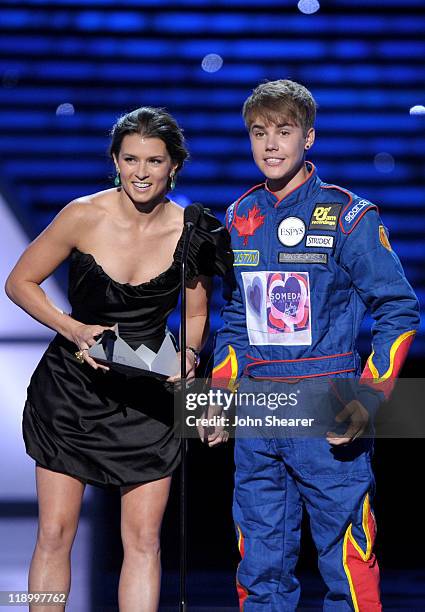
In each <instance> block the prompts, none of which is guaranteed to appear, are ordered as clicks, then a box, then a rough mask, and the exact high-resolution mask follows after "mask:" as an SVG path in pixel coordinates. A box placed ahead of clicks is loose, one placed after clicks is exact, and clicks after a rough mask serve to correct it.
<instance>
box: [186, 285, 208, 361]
mask: <svg viewBox="0 0 425 612" xmlns="http://www.w3.org/2000/svg"><path fill="white" fill-rule="evenodd" d="M211 288H212V279H211V277H209V276H198V277H197V278H195V279H194V280H193V281H191V282H188V284H187V294H186V326H187V332H186V345H187V346H191V347H192V348H194V349H195V350H197V351H200V350H201V349H202V347H203V346H204V344H205V342H206V340H207V338H208V334H209V300H210V296H211Z"/></svg>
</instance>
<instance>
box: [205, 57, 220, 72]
mask: <svg viewBox="0 0 425 612" xmlns="http://www.w3.org/2000/svg"><path fill="white" fill-rule="evenodd" d="M222 66H223V58H222V57H221V55H217V53H208V55H206V56H205V57H204V59H203V60H202V69H203V70H205V72H217V71H218V70H220V68H221V67H222Z"/></svg>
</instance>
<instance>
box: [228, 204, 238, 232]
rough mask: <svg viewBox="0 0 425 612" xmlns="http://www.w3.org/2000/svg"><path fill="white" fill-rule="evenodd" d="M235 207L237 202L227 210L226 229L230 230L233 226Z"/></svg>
mask: <svg viewBox="0 0 425 612" xmlns="http://www.w3.org/2000/svg"><path fill="white" fill-rule="evenodd" d="M235 206H236V202H233V204H231V205H230V206H229V208H228V209H227V213H226V228H227V229H229V227H230V226H231V225H232V221H233V215H234V213H235Z"/></svg>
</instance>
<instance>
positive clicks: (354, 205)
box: [341, 199, 377, 234]
mask: <svg viewBox="0 0 425 612" xmlns="http://www.w3.org/2000/svg"><path fill="white" fill-rule="evenodd" d="M371 208H375V209H376V208H377V206H376V205H375V204H372V202H369V200H359V199H357V200H353V202H351V204H349V205H348V206H347V208H344V210H343V211H342V215H341V226H342V231H343V232H344V234H349V233H350V232H352V231H353V229H354V228H355V227H356V225H357V223H358V222H359V221H360V219H361V218H362V217H363V215H364V214H365V213H366V212H367V211H368V210H370V209H371Z"/></svg>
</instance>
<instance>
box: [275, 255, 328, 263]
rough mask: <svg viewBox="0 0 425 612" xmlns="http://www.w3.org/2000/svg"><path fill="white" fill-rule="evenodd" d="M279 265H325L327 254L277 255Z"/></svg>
mask: <svg viewBox="0 0 425 612" xmlns="http://www.w3.org/2000/svg"><path fill="white" fill-rule="evenodd" d="M278 261H279V263H303V264H318V263H319V264H327V263H328V254H327V253H279V258H278Z"/></svg>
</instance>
